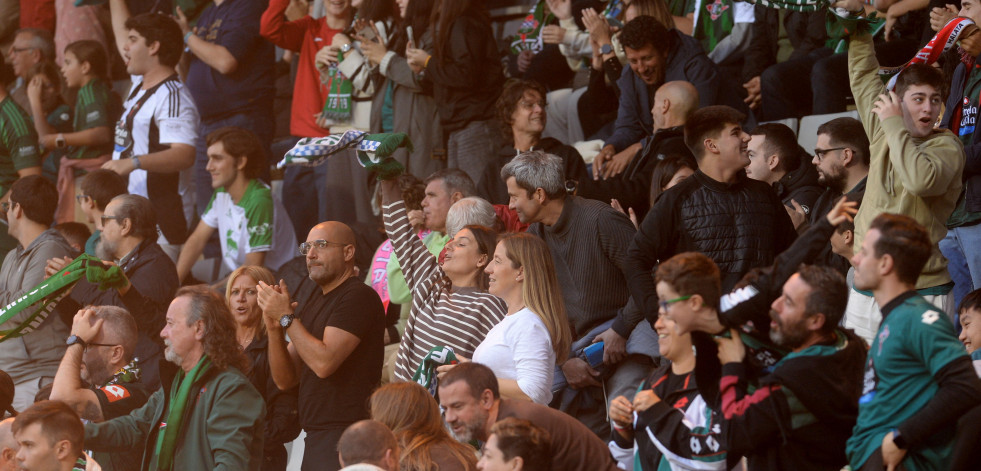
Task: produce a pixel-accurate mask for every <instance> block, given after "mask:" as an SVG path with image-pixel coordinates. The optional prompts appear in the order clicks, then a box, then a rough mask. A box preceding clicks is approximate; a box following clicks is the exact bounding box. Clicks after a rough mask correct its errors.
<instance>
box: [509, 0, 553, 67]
mask: <svg viewBox="0 0 981 471" xmlns="http://www.w3.org/2000/svg"><path fill="white" fill-rule="evenodd" d="M553 19H555V15H553V14H552V12H551V10H549V8H548V5H546V4H545V0H539V1H538V3H536V4H535V6H533V7H531V11H529V12H528V16H526V17H525V20H524V21H522V22H521V26H518V32H516V33H514V35H513V36H511V38H510V45H511V54H514V55H518V54H519V53H520V52H522V51H533V52H536V53H538V52H541V51H542V47H543V44H542V27H544V26H545V25H547V24H549V22H551V21H552V20H553Z"/></svg>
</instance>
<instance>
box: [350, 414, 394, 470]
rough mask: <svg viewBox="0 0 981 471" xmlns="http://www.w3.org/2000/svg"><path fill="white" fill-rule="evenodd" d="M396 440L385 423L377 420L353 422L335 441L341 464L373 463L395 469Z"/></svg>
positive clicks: (384, 467)
mask: <svg viewBox="0 0 981 471" xmlns="http://www.w3.org/2000/svg"><path fill="white" fill-rule="evenodd" d="M398 450H399V447H398V442H397V441H396V439H395V435H394V434H393V433H392V431H391V430H389V429H388V427H386V426H385V424H383V423H381V422H379V421H377V420H361V421H358V422H355V423H354V424H352V425H351V426H350V427H348V428H347V429H346V430H344V433H343V434H341V438H340V439H339V440H338V441H337V454H338V455H339V457H340V461H341V463H342V464H341V466H345V465H347V466H350V465H353V464H358V463H367V464H373V465H375V466H378V467H381V468H383V469H386V470H388V469H395V468H397V466H398V458H399V452H398Z"/></svg>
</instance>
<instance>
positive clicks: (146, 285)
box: [45, 194, 180, 391]
mask: <svg viewBox="0 0 981 471" xmlns="http://www.w3.org/2000/svg"><path fill="white" fill-rule="evenodd" d="M101 222H102V228H103V232H102V239H101V240H100V242H99V246H98V247H97V248H96V252H98V253H99V255H98V256H99V258H101V259H103V260H106V261H112V262H113V263H115V264H117V265H118V266H119V267H120V268H121V269H122V271H123V276H124V277H125V278H126V280H127V283H126V284H125V286H123V287H120V288H117V289H110V290H100V289H99V284H98V283H92V282H90V281H88V280H79V282H78V283H77V284H76V285H75V287H74V288H73V289H72V292H71V294H70V295H69V296H66V297H65V298H63V299H62V300H61V302H60V303H58V306H57V307H56V308H55V310H56V312H58V313H59V314H60V316H61V318H62V320H64V321H65V323H66V324H67V323H69V322H70V319H71V318H72V316H73V315H74V313H75V312H77V311H78V310H79V309H81V308H82V307H84V306H88V305H95V306H118V307H121V308H125V309H126V310H127V311H128V312H129V313H130V314H131V315H132V316H133V318H134V319H136V326H137V328H138V329H139V331H140V336H139V340H138V341H137V344H136V353H135V354H136V357H137V358H139V359H140V365H139V366H140V369H141V370H142V376H141V378H140V382H142V383H143V385H144V386H146V387H147V389H148V390H150V391H152V390H154V389H157V387H159V386H160V372H159V371H158V366H157V365H158V363H159V360H160V352H161V351H163V345H162V343H163V342H161V341H160V340H158V338H159V337H158V335H157V332H159V331H160V329H162V328H163V327H164V323H165V317H166V314H167V306H168V305H170V302H171V301H172V300H173V299H174V292H176V291H177V288H178V287H179V286H180V285H179V283H178V282H177V271H176V269H175V267H174V262H172V261H171V260H170V258H169V257H167V255H166V254H165V253H164V252H163V249H161V248H160V245H158V244H157V240H156V235H157V229H156V227H157V218H156V214H155V213H154V211H153V205H152V204H151V203H150V202H149V201H147V199H146V198H144V197H142V196H138V195H130V194H125V195H120V196H117V197H116V198H113V200H112V201H111V202H110V203H109V204H108V205H106V210H105V214H103V215H102V216H101ZM71 261H72V260H71V259H70V258H68V257H52V258H49V260H48V264H47V267H46V268H45V272H46V274H47V275H48V276H51V275H54V274H55V273H57V272H58V271H60V270H61V269H62V268H64V267H65V266H67V265H68V264H69V263H71Z"/></svg>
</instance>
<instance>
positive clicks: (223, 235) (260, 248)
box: [177, 127, 296, 281]
mask: <svg viewBox="0 0 981 471" xmlns="http://www.w3.org/2000/svg"><path fill="white" fill-rule="evenodd" d="M207 139H208V172H210V173H211V187H212V188H213V189H214V193H213V194H212V196H211V201H209V202H208V207H207V208H205V211H204V214H202V215H201V221H200V222H198V226H197V227H196V228H195V229H194V232H192V233H191V236H190V237H188V239H187V242H185V247H184V249H183V250H182V251H181V254H180V257H179V258H178V259H177V276H178V277H179V278H180V279H181V280H182V281H183V280H185V279H186V278H187V276H188V275H189V274H190V273H191V267H192V266H193V265H194V263H195V262H197V260H198V257H200V256H201V254H202V253H203V252H204V246H205V244H207V242H208V239H209V238H211V236H212V234H214V233H215V231H218V236H219V239H220V240H221V258H222V260H223V262H224V265H225V267H226V268H227V269H228V270H229V271H231V270H235V269H236V268H238V267H240V266H243V265H253V266H260V267H261V266H267V267H269V268H270V269H272V270H277V269H279V267H280V266H281V265H282V264H284V263H286V262H287V261H289V260H290V259H292V258H293V254H294V253H295V252H294V251H293V250H294V248H295V247H296V237H295V234H294V233H293V230H292V227H293V225H292V223H290V220H289V216H287V214H286V209H285V208H284V207H283V204H282V202H280V201H279V198H278V197H276V196H275V195H274V194H273V192H272V189H270V188H269V185H266V184H265V183H263V182H262V181H261V180H259V175H260V173H261V171H260V170H259V169H260V167H261V166H262V165H263V162H265V157H264V156H263V152H262V146H261V145H260V143H259V140H258V139H257V138H256V137H255V134H253V133H252V132H250V131H247V130H245V129H242V128H234V127H226V128H220V129H217V130H215V131H213V132H212V133H211V134H208V138H207Z"/></svg>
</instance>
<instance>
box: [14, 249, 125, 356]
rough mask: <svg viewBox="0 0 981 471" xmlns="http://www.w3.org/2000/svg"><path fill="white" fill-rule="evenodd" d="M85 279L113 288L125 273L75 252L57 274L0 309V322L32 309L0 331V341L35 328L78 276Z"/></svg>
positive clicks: (123, 277)
mask: <svg viewBox="0 0 981 471" xmlns="http://www.w3.org/2000/svg"><path fill="white" fill-rule="evenodd" d="M83 277H84V278H86V279H87V280H88V281H89V282H90V283H95V284H98V285H99V289H100V290H107V289H109V288H116V287H120V286H122V285H125V284H126V276H125V275H124V274H123V271H122V269H121V268H119V267H118V266H116V265H113V266H112V267H108V268H107V267H106V266H105V265H103V264H102V260H100V259H99V258H97V257H93V256H91V255H85V254H82V255H79V256H78V258H76V259H75V260H73V261H72V263H69V264H68V266H66V267H65V268H63V269H61V271H59V272H58V273H55V274H54V275H51V277H49V278H48V279H46V280H44V281H42V282H41V283H40V284H38V285H37V286H35V287H34V288H33V289H31V290H29V291H28V292H26V293H24V294H23V295H22V296H21V297H19V298H17V299H15V300H14V301H13V302H11V303H10V304H7V305H6V306H4V307H3V309H0V325H2V324H4V323H6V322H7V321H9V320H10V319H12V318H13V317H14V316H17V315H18V314H21V313H22V312H25V311H28V310H29V309H34V310H33V312H31V313H30V315H29V316H28V317H27V318H26V319H25V320H23V321H22V322H21V323H20V324H18V325H17V326H16V327H14V328H13V329H7V330H2V331H0V342H3V341H4V340H7V339H11V338H17V337H22V336H24V335H27V334H29V333H31V332H33V331H34V329H37V328H38V327H39V326H40V325H41V324H42V323H44V321H45V319H47V318H48V315H50V314H51V312H52V311H53V310H54V308H55V306H57V304H58V302H60V301H61V300H62V298H64V297H65V296H66V295H67V294H68V291H69V288H71V287H72V286H74V285H75V283H78V281H79V280H81V279H82V278H83Z"/></svg>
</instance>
